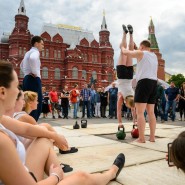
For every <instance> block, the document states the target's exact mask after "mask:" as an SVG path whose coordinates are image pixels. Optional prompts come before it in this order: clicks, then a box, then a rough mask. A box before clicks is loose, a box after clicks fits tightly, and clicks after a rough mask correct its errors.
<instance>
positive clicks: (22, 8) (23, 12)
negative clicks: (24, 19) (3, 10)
mask: <svg viewBox="0 0 185 185" xmlns="http://www.w3.org/2000/svg"><path fill="white" fill-rule="evenodd" d="M18 14H19V15H26V8H25V5H24V0H21V2H20V6H19V9H18Z"/></svg>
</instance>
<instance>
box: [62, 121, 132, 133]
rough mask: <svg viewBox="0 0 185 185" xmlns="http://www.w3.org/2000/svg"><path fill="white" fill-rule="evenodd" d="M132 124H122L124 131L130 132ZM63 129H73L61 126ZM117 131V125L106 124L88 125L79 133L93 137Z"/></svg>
mask: <svg viewBox="0 0 185 185" xmlns="http://www.w3.org/2000/svg"><path fill="white" fill-rule="evenodd" d="M132 125H133V124H132V123H124V127H125V131H126V132H130V131H131V130H132ZM63 128H67V129H73V128H72V126H63ZM117 130H118V123H107V124H90V125H88V126H87V128H84V129H83V128H81V129H80V132H82V133H86V134H93V135H101V134H113V133H116V132H117Z"/></svg>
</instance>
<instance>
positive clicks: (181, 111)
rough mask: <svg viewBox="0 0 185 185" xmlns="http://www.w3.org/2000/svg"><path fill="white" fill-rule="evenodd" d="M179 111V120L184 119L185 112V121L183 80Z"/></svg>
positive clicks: (184, 88) (184, 84) (184, 85)
mask: <svg viewBox="0 0 185 185" xmlns="http://www.w3.org/2000/svg"><path fill="white" fill-rule="evenodd" d="M179 113H180V119H179V121H182V115H183V113H184V121H185V82H183V84H182V87H181V88H180V96H179Z"/></svg>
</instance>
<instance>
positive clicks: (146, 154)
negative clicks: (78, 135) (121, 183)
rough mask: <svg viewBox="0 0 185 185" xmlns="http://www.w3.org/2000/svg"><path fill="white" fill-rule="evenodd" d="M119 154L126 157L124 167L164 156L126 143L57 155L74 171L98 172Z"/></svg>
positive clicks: (109, 164)
mask: <svg viewBox="0 0 185 185" xmlns="http://www.w3.org/2000/svg"><path fill="white" fill-rule="evenodd" d="M119 153H124V154H125V156H126V163H125V166H131V165H136V164H141V163H146V162H150V161H155V160H159V159H164V158H165V154H164V153H162V152H158V151H153V150H149V149H146V148H141V147H137V146H134V145H130V144H126V143H118V144H109V145H102V146H93V147H85V148H79V151H78V152H77V153H75V154H67V155H58V158H59V160H60V161H61V162H63V163H67V164H70V165H71V166H72V167H73V168H74V171H78V170H83V171H87V172H91V173H94V172H100V171H105V170H107V169H109V168H110V166H111V165H112V163H113V161H114V159H115V158H116V156H117V155H118V154H119Z"/></svg>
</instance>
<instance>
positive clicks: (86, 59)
mask: <svg viewBox="0 0 185 185" xmlns="http://www.w3.org/2000/svg"><path fill="white" fill-rule="evenodd" d="M84 57H85V62H88V57H87V54H85V55H84Z"/></svg>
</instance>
